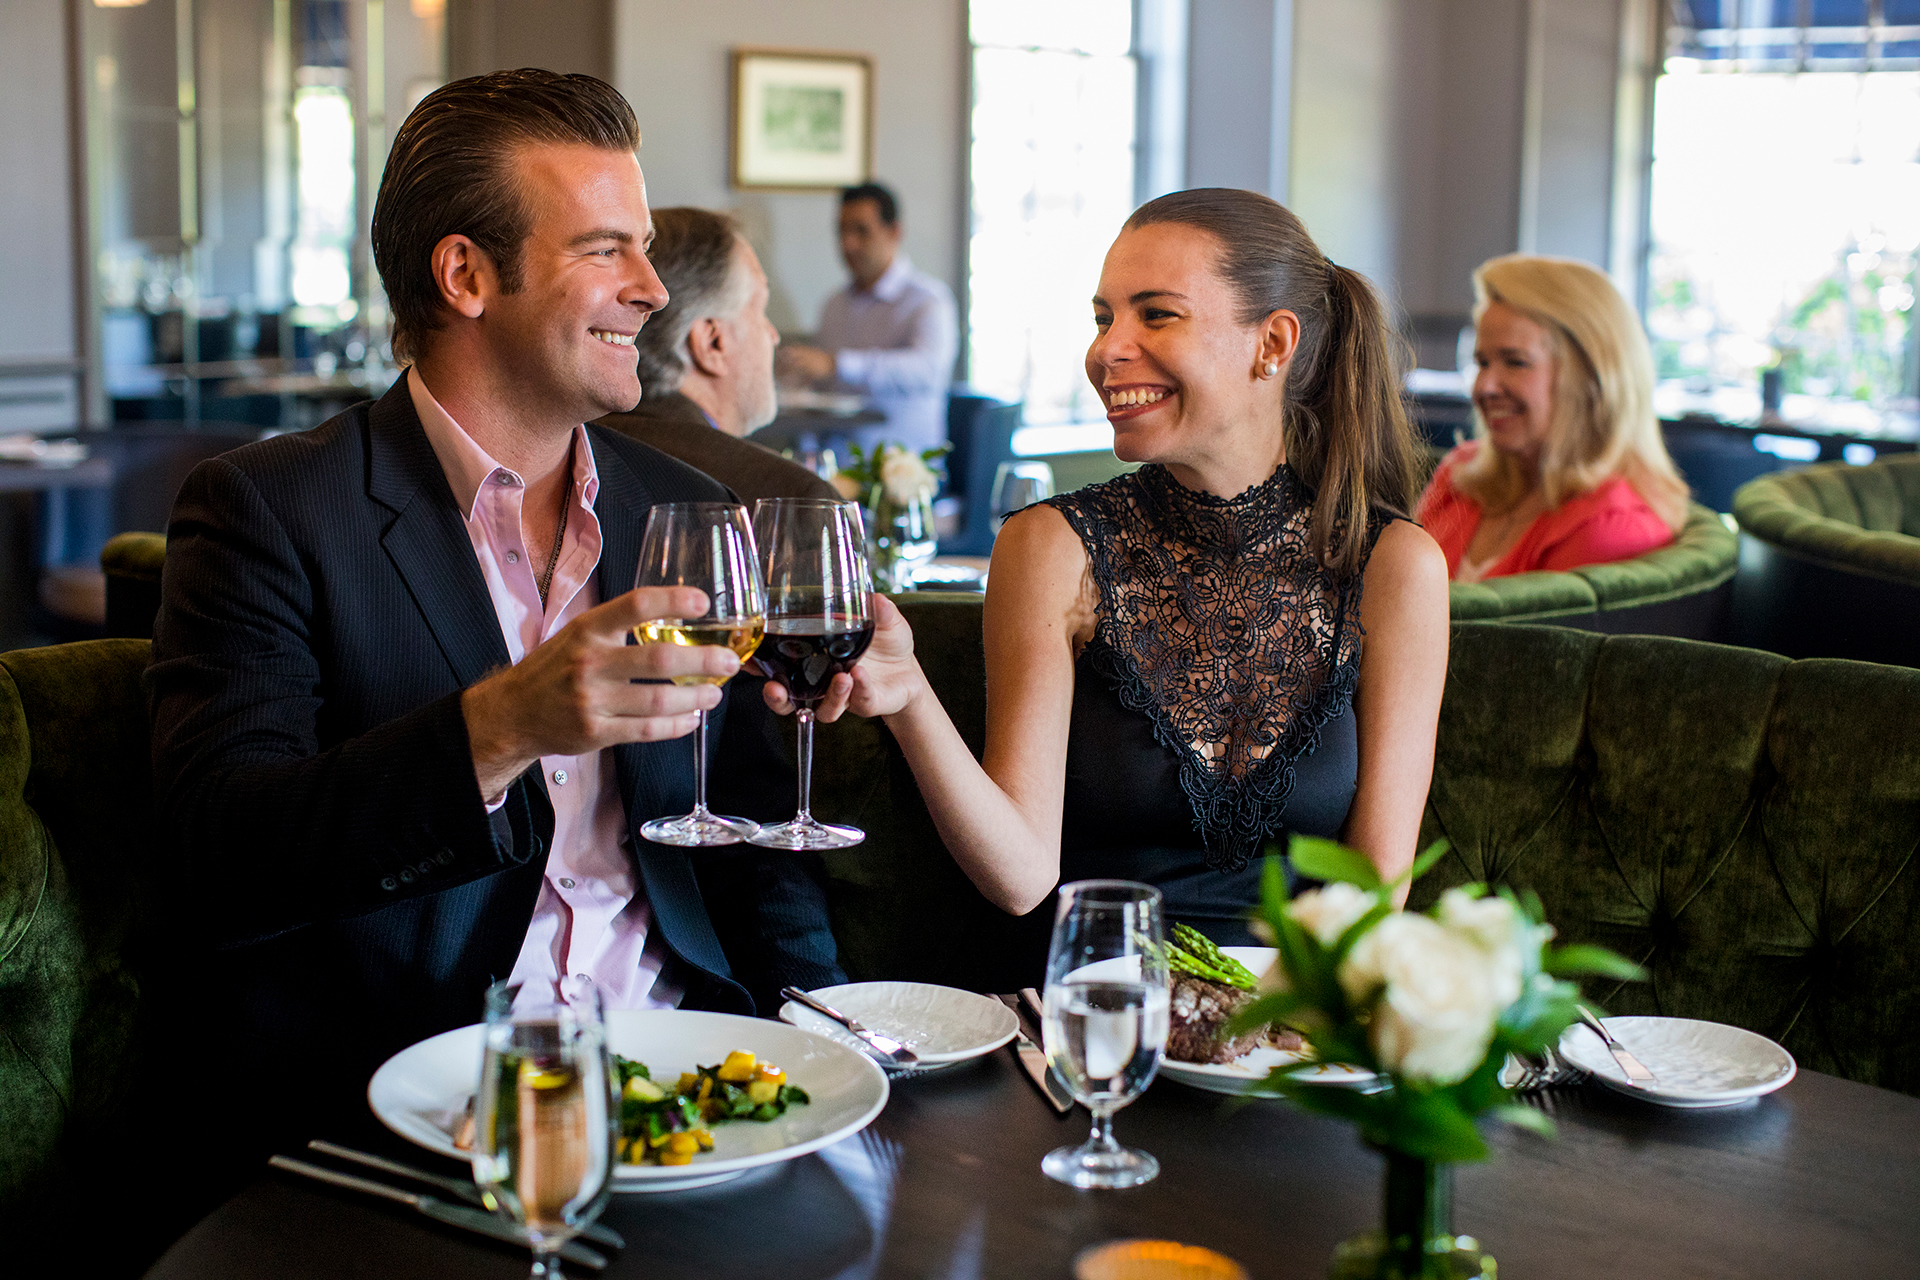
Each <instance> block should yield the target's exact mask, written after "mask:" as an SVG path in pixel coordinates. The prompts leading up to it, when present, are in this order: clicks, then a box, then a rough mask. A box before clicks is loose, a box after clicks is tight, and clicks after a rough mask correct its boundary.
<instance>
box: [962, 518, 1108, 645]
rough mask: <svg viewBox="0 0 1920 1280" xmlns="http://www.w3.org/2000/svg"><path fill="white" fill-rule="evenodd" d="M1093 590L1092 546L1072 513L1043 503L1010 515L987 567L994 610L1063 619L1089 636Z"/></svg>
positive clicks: (1031, 619)
mask: <svg viewBox="0 0 1920 1280" xmlns="http://www.w3.org/2000/svg"><path fill="white" fill-rule="evenodd" d="M1093 596H1094V593H1093V589H1092V579H1091V577H1090V576H1089V574H1088V572H1087V549H1086V547H1085V546H1084V545H1083V544H1082V543H1081V541H1080V535H1079V534H1078V533H1076V532H1074V529H1073V526H1072V525H1071V524H1069V523H1068V522H1067V518H1066V516H1064V515H1062V514H1061V513H1060V511H1059V510H1058V509H1057V508H1055V507H1052V506H1048V505H1047V504H1045V503H1041V504H1039V505H1036V506H1032V507H1028V508H1027V509H1026V510H1024V511H1021V512H1019V513H1018V514H1016V515H1012V516H1009V517H1008V518H1007V522H1006V524H1005V525H1003V526H1002V527H1001V529H1000V536H999V537H998V538H997V539H996V540H995V541H994V544H993V560H992V563H991V566H990V568H989V570H988V573H987V603H986V607H987V612H988V613H989V614H990V615H991V614H995V613H998V612H999V611H1000V610H1002V609H1003V608H1010V609H1011V610H1013V612H1014V614H1015V616H1018V617H1019V618H1021V619H1023V620H1025V621H1027V622H1041V621H1052V620H1055V619H1057V620H1059V621H1060V622H1062V623H1063V624H1064V625H1065V627H1066V630H1067V634H1068V635H1070V636H1074V637H1077V638H1079V639H1085V637H1086V635H1087V634H1090V633H1091V630H1092V617H1093Z"/></svg>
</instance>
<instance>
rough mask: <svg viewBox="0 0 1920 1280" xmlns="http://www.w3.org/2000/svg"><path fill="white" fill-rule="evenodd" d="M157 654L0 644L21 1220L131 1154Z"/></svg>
mask: <svg viewBox="0 0 1920 1280" xmlns="http://www.w3.org/2000/svg"><path fill="white" fill-rule="evenodd" d="M148 653H149V646H148V644H147V643H146V642H145V641H135V640H99V641H90V642H85V643H81V644H70V645H58V646H55V647H52V648H47V649H22V650H16V651H14V652H11V653H0V1135H4V1137H3V1138H0V1206H6V1207H7V1208H8V1209H9V1210H11V1211H13V1212H17V1213H19V1214H21V1215H23V1216H24V1215H27V1214H30V1213H33V1212H36V1211H42V1210H44V1211H51V1208H52V1207H53V1206H55V1205H57V1204H59V1203H60V1202H61V1201H62V1200H65V1199H70V1198H71V1196H72V1194H73V1186H72V1181H71V1180H72V1179H73V1178H75V1177H77V1176H78V1175H80V1174H81V1173H82V1172H83V1171H87V1170H92V1169H97V1166H98V1162H99V1161H100V1160H102V1159H104V1158H105V1155H104V1153H105V1152H106V1151H107V1150H108V1149H109V1146H108V1144H112V1147H113V1148H117V1149H120V1150H122V1151H124V1150H126V1146H125V1141H124V1139H125V1137H126V1134H125V1132H124V1131H123V1124H122V1122H123V1120H124V1117H125V1116H126V1114H127V1112H128V1108H129V1104H130V1102H131V1101H132V1099H133V1097H134V1092H135V1090H136V1089H137V1087H138V1084H139V1073H138V1071H137V1062H138V1052H139V1042H140V1034H139V1020H140V1017H141V1015H142V1010H141V1007H140V995H141V984H140V980H139V974H140V973H141V971H142V968H143V964H144V961H145V956H146V954H147V953H148V952H149V951H150V949H151V947H152V945H153V944H152V934H153V932H154V931H155V930H156V929H157V928H158V927H159V924H160V922H159V921H158V920H157V919H156V914H157V913H155V912H154V911H153V907H154V901H155V899H154V893H155V890H156V888H157V886H156V885H155V883H154V879H153V877H154V874H155V859H154V857H153V856H152V853H153V843H152V837H153V829H152V824H153V820H152V807H151V804H150V800H149V796H150V791H151V782H150V775H149V772H148V753H149V749H150V748H149V742H148V732H147V715H146V707H145V703H144V701H143V700H142V697H141V693H140V673H141V671H142V670H144V669H145V667H146V665H147V661H148ZM53 832H58V833H59V838H58V840H56V839H55V838H54V836H53V835H52V834H51V833H53ZM162 1112H164V1107H163V1108H162V1111H161V1112H156V1113H155V1114H156V1115H157V1114H161V1113H162ZM177 1136H178V1135H176V1137H177Z"/></svg>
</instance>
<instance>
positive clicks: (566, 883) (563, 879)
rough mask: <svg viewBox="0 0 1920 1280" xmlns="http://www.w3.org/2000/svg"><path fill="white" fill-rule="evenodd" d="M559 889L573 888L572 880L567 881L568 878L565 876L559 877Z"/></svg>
mask: <svg viewBox="0 0 1920 1280" xmlns="http://www.w3.org/2000/svg"><path fill="white" fill-rule="evenodd" d="M560 887H561V888H562V889H571V888H573V881H572V880H570V879H568V878H567V877H566V876H561V877H560Z"/></svg>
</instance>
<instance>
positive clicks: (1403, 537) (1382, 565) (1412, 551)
mask: <svg viewBox="0 0 1920 1280" xmlns="http://www.w3.org/2000/svg"><path fill="white" fill-rule="evenodd" d="M1365 582H1366V591H1365V593H1364V594H1363V595H1362V597H1361V599H1362V601H1363V602H1364V601H1366V600H1368V599H1378V598H1379V597H1380V596H1382V595H1385V596H1387V597H1388V598H1392V597H1395V596H1398V595H1400V594H1402V593H1405V592H1409V591H1412V592H1420V593H1431V592H1434V591H1436V590H1437V591H1438V592H1439V593H1440V595H1442V596H1443V597H1444V596H1445V594H1446V590H1447V557H1446V553H1444V552H1443V551H1441V550H1440V544H1439V543H1437V542H1435V541H1434V540H1433V535H1432V534H1429V533H1428V532H1427V531H1426V530H1425V529H1422V528H1421V527H1420V526H1419V525H1417V524H1415V523H1414V522H1413V521H1411V520H1391V521H1388V522H1387V527H1386V528H1384V529H1382V530H1381V531H1380V536H1379V538H1378V539H1377V540H1376V541H1375V542H1374V544H1373V554H1372V556H1370V557H1369V558H1368V560H1367V568H1366V573H1365ZM1363 607H1364V605H1363Z"/></svg>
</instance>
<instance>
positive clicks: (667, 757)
mask: <svg viewBox="0 0 1920 1280" xmlns="http://www.w3.org/2000/svg"><path fill="white" fill-rule="evenodd" d="M602 430H604V428H600V427H589V428H588V429H587V438H588V439H589V440H590V441H593V442H594V450H593V465H594V469H595V470H596V471H597V472H598V473H599V476H600V494H599V497H598V498H596V499H595V501H594V504H593V511H594V515H596V516H598V517H599V520H600V567H599V569H598V571H597V573H596V578H597V580H598V582H599V584H600V599H601V600H602V601H607V600H611V599H613V598H614V597H615V596H619V595H625V594H626V593H627V592H629V591H631V590H633V575H634V570H635V568H636V567H637V566H638V565H639V562H640V539H641V537H642V535H643V534H644V533H645V531H646V525H647V512H648V511H649V510H650V509H651V508H652V506H653V504H654V503H655V502H656V501H659V500H660V499H659V498H658V497H657V496H656V493H655V491H654V489H653V487H652V486H651V485H649V484H648V483H647V482H646V479H645V478H644V477H642V476H640V475H639V474H637V473H636V472H635V471H634V470H633V469H632V468H631V467H629V466H628V464H627V460H626V459H625V458H624V457H622V456H620V454H619V453H617V452H616V451H615V450H614V449H611V448H602V447H600V443H599V441H598V440H597V439H595V437H597V436H598V435H599V434H600V432H601V431H602ZM721 705H722V707H723V708H724V706H725V704H724V703H722V704H721ZM710 719H711V720H713V721H714V724H713V725H712V726H711V727H710V728H709V730H708V737H709V740H710V741H712V740H717V738H718V725H719V721H720V712H718V711H716V712H715V713H713V715H712V716H711V717H710ZM613 758H614V768H615V770H616V773H617V776H618V778H619V780H620V794H621V796H622V797H623V798H624V799H625V801H626V804H627V829H628V832H629V834H630V835H631V837H632V840H633V849H634V865H635V867H636V868H638V870H639V872H640V879H641V882H642V883H643V884H644V885H645V886H646V893H647V902H648V903H649V904H650V905H651V906H652V908H653V917H654V921H655V923H656V924H657V925H658V926H659V929H660V932H661V936H662V937H663V938H664V939H665V941H666V943H667V945H668V946H669V947H671V948H672V949H673V951H674V952H675V953H676V954H678V955H679V956H680V958H681V959H683V960H687V961H689V962H691V963H692V964H694V965H697V966H698V967H700V968H702V969H704V970H706V971H707V972H708V973H711V974H715V975H717V976H720V977H730V976H731V970H730V969H729V968H728V965H727V957H726V953H725V951H723V950H722V949H721V946H720V939H719V938H718V937H717V936H716V935H715V934H714V931H713V922H712V921H711V920H710V919H709V918H708V916H707V908H706V903H705V900H704V899H703V898H702V897H701V895H700V886H699V883H698V882H697V881H696V880H695V879H694V876H693V867H692V865H691V864H690V863H689V862H688V861H687V858H688V855H687V854H686V853H685V852H684V851H683V850H680V849H676V848H673V847H671V846H668V845H660V844H654V843H653V842H652V841H650V840H646V839H643V838H642V837H641V835H640V826H641V824H642V823H645V822H647V821H650V820H651V819H653V818H656V817H663V816H668V815H670V814H673V813H681V812H685V810H686V808H687V807H688V804H690V802H691V800H692V790H693V788H692V776H693V742H692V740H691V739H690V738H676V739H674V740H673V741H672V742H648V743H631V744H628V745H626V746H620V747H615V748H614V749H613ZM683 798H684V800H685V802H686V803H682V799H683Z"/></svg>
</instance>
